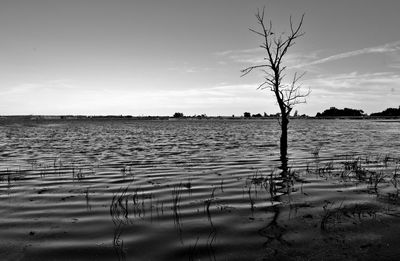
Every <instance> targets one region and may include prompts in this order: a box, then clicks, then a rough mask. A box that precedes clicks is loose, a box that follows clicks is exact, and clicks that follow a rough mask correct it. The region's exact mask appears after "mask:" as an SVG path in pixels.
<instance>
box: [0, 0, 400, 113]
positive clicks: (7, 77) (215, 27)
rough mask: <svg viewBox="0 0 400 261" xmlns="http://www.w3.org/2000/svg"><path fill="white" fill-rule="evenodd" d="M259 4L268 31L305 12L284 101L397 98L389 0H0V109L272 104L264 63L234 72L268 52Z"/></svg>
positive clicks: (270, 109) (354, 103)
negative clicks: (296, 88) (292, 96)
mask: <svg viewBox="0 0 400 261" xmlns="http://www.w3.org/2000/svg"><path fill="white" fill-rule="evenodd" d="M263 6H265V8H266V13H265V15H266V19H267V20H271V21H272V24H273V28H274V32H276V33H279V32H288V30H289V29H290V27H289V19H290V16H292V19H293V21H294V23H296V22H297V21H299V19H300V17H301V15H302V14H305V17H304V23H303V31H304V32H305V34H304V36H303V37H301V38H299V39H297V41H296V44H295V45H294V46H292V47H291V48H290V49H289V51H288V53H287V55H286V56H285V58H284V59H285V60H284V61H283V63H284V64H285V65H287V67H288V72H289V74H290V73H293V72H295V71H297V72H299V73H303V72H304V73H305V76H304V77H303V78H302V79H301V84H302V88H303V89H304V90H305V91H307V90H311V93H310V95H309V96H308V97H307V102H306V103H304V104H299V105H297V106H296V107H295V108H294V109H293V111H295V110H298V113H299V114H307V115H315V114H316V113H317V112H322V111H323V110H325V109H328V108H330V107H332V106H335V107H337V108H344V107H348V108H354V109H362V110H364V112H366V113H372V112H378V111H382V110H384V109H386V108H388V107H395V108H397V107H399V105H400V29H399V28H400V16H399V15H398V11H399V10H400V1H398V0H382V1H376V0H335V1H329V0H264V1H261V0H246V1H244V0H201V1H198V0H197V1H196V0H158V1H156V0H0V35H1V40H0V115H30V114H40V115H70V114H79V115H134V116H141V115H143V116H147V115H173V113H174V112H182V113H184V114H185V115H196V114H197V115H199V114H207V115H209V116H216V115H226V116H230V115H243V112H245V111H248V112H251V113H264V112H266V113H267V114H272V113H277V112H278V111H279V109H278V106H277V104H276V101H275V98H274V96H273V93H272V92H271V91H270V90H268V89H266V90H258V89H257V87H258V85H259V84H260V83H262V82H263V79H264V78H263V74H262V72H260V71H253V72H252V73H251V74H249V75H247V76H245V77H241V72H240V70H241V69H244V68H246V67H248V66H251V65H256V64H260V62H262V61H263V58H264V57H265V54H264V53H263V50H262V49H261V48H259V45H260V44H261V38H260V37H259V36H257V35H256V34H254V33H252V32H251V31H250V30H249V28H253V29H258V24H257V20H256V18H255V13H256V12H257V9H258V8H263ZM275 30H276V31H275ZM283 35H284V34H283ZM287 80H288V81H290V78H288V79H287Z"/></svg>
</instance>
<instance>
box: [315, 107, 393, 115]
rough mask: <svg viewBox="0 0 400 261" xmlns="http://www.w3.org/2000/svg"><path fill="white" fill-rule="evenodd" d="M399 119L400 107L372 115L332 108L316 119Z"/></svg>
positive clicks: (359, 111) (354, 110)
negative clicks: (368, 117)
mask: <svg viewBox="0 0 400 261" xmlns="http://www.w3.org/2000/svg"><path fill="white" fill-rule="evenodd" d="M367 116H370V117H399V116H400V106H399V108H397V109H396V108H388V109H386V110H384V111H382V112H376V113H371V114H370V115H368V114H365V113H364V111H363V110H357V109H350V108H344V109H337V108H335V107H331V108H329V109H327V110H324V111H323V112H322V113H320V112H318V113H317V115H315V117H317V118H320V117H322V118H323V117H367Z"/></svg>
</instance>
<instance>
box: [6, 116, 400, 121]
mask: <svg viewBox="0 0 400 261" xmlns="http://www.w3.org/2000/svg"><path fill="white" fill-rule="evenodd" d="M214 119H225V120H276V119H278V117H277V116H268V117H244V116H235V117H232V116H206V117H200V116H183V117H173V116H130V115H126V116H123V115H95V116H85V115H5V116H0V121H20V120H23V121H47V120H56V121H58V120H60V121H62V120H214ZM298 119H314V120H332V119H336V120H385V121H387V120H395V121H400V117H399V116H328V117H311V116H301V117H291V120H298Z"/></svg>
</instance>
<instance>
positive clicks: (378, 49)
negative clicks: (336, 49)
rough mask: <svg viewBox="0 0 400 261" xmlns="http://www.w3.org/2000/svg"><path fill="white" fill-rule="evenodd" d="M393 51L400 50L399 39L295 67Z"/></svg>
mask: <svg viewBox="0 0 400 261" xmlns="http://www.w3.org/2000/svg"><path fill="white" fill-rule="evenodd" d="M395 51H400V41H396V42H391V43H387V44H383V45H379V46H374V47H368V48H363V49H359V50H355V51H351V52H345V53H339V54H335V55H331V56H329V57H326V58H323V59H319V60H316V61H312V62H309V63H303V64H299V65H297V66H295V67H297V68H298V67H304V66H311V65H317V64H323V63H327V62H331V61H336V60H340V59H345V58H349V57H353V56H358V55H362V54H374V53H387V52H395Z"/></svg>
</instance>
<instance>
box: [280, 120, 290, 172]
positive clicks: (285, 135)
mask: <svg viewBox="0 0 400 261" xmlns="http://www.w3.org/2000/svg"><path fill="white" fill-rule="evenodd" d="M288 117H289V115H286V114H282V121H281V131H282V132H281V144H280V145H281V162H282V172H283V174H286V173H287V170H288V158H287V149H288V124H289V119H288Z"/></svg>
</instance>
